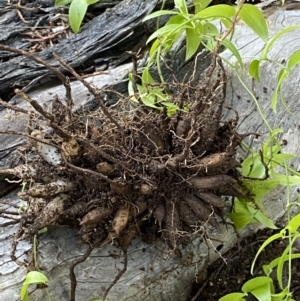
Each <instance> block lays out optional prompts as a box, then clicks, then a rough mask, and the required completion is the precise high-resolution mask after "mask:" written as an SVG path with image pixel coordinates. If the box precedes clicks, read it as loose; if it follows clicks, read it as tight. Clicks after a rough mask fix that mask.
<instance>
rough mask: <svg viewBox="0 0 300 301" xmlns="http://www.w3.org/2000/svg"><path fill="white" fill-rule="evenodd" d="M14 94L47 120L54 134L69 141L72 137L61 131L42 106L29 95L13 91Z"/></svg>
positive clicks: (53, 117) (52, 116) (20, 91)
mask: <svg viewBox="0 0 300 301" xmlns="http://www.w3.org/2000/svg"><path fill="white" fill-rule="evenodd" d="M15 92H16V94H17V95H19V96H20V97H22V98H23V99H24V100H26V101H27V102H28V103H29V104H30V105H31V106H32V107H33V108H34V109H35V110H36V111H37V112H39V113H40V114H41V115H42V116H43V117H45V118H46V119H47V120H49V121H50V122H49V126H51V127H52V128H53V129H54V130H55V131H56V133H57V134H58V135H59V136H60V137H62V138H63V139H65V140H71V138H72V136H71V135H70V134H69V133H68V132H66V131H64V130H63V129H61V128H60V127H59V126H58V125H57V124H56V123H55V116H54V115H52V114H51V113H49V112H46V111H45V110H44V109H43V108H42V106H41V105H40V104H39V103H38V102H37V101H36V100H34V99H31V98H30V97H29V95H27V94H26V93H25V92H24V91H22V90H19V89H16V90H15Z"/></svg>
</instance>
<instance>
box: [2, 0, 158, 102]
mask: <svg viewBox="0 0 300 301" xmlns="http://www.w3.org/2000/svg"><path fill="white" fill-rule="evenodd" d="M157 3H158V0H153V1H140V0H124V1H122V3H120V4H118V5H116V6H114V7H113V8H111V9H109V10H106V11H105V12H104V13H103V14H101V15H99V16H98V17H96V18H94V19H93V20H92V21H91V22H89V23H88V24H87V25H86V26H83V27H82V29H81V31H80V33H78V34H77V35H72V36H71V37H70V38H69V39H65V40H62V41H61V42H60V43H59V44H57V45H54V46H53V47H51V48H47V49H46V50H44V51H42V52H40V53H38V56H39V57H40V58H42V59H44V60H46V61H47V62H48V63H49V64H51V65H52V66H54V67H59V63H58V62H57V61H56V60H55V59H54V57H53V56H52V53H53V52H55V53H57V54H58V55H59V56H60V57H62V58H63V59H64V60H65V61H66V62H68V63H69V64H70V65H71V66H72V67H73V68H77V67H79V66H80V68H81V69H84V68H85V67H86V66H87V65H88V64H89V65H91V64H93V65H97V66H99V65H105V66H106V68H107V67H108V66H110V67H113V66H116V65H118V64H120V63H121V62H123V61H125V60H126V59H128V58H129V57H130V56H129V55H128V54H126V51H128V50H131V51H137V50H138V49H139V48H141V47H144V45H145V41H146V37H147V35H146V28H145V27H144V26H143V24H142V19H143V18H144V17H145V16H146V15H147V14H149V13H150V12H152V10H153V9H154V8H155V6H156V5H157ZM116 58H117V59H116ZM59 69H61V70H63V69H62V68H61V67H59ZM46 75H49V71H47V70H46V69H45V67H43V66H40V65H38V64H36V63H34V62H32V61H30V60H29V59H27V58H24V57H20V56H17V57H16V58H13V59H11V60H9V61H8V62H4V63H0V96H2V97H3V96H7V95H6V93H7V92H8V91H9V90H11V89H12V87H15V86H20V85H21V86H24V83H26V82H30V81H31V80H32V79H35V78H37V77H40V76H46Z"/></svg>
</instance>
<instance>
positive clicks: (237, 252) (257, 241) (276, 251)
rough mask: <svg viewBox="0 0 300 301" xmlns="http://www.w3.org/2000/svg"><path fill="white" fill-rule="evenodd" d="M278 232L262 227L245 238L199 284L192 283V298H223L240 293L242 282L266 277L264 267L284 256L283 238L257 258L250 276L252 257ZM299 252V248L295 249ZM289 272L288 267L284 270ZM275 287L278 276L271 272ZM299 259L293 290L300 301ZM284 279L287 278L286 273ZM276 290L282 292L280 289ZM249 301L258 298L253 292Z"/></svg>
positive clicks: (295, 264)
mask: <svg viewBox="0 0 300 301" xmlns="http://www.w3.org/2000/svg"><path fill="white" fill-rule="evenodd" d="M273 234H275V232H274V231H272V230H268V229H265V230H260V231H258V232H257V233H255V234H253V235H252V236H250V237H247V238H246V239H244V240H243V241H242V242H241V243H240V246H238V245H236V246H235V247H234V248H232V249H231V250H230V251H228V252H227V253H225V254H223V255H222V258H220V259H218V260H217V261H216V262H215V263H214V264H213V265H212V266H210V267H209V268H208V270H207V273H206V275H205V278H204V279H201V278H200V279H199V281H198V283H197V282H196V281H195V282H194V284H193V292H192V294H191V297H190V299H189V300H190V301H218V300H219V299H220V298H221V297H223V296H225V295H226V294H229V293H234V292H241V288H242V286H243V284H244V283H245V282H246V281H247V280H250V279H252V278H253V277H256V276H265V274H264V273H263V270H262V266H263V265H266V264H269V263H270V262H271V261H272V260H273V259H275V258H277V257H279V256H281V255H282V252H283V251H284V249H285V247H286V244H285V243H284V242H283V241H276V242H273V243H271V244H270V245H269V246H268V247H267V248H266V249H265V250H264V251H263V252H262V253H261V254H260V256H259V257H258V260H257V263H256V265H255V269H254V274H253V275H251V273H250V269H251V264H252V262H253V259H254V258H255V255H256V253H257V251H258V249H259V247H260V246H261V245H262V244H263V242H264V241H265V240H266V239H267V238H268V237H270V236H271V235H273ZM294 251H295V252H299V248H298V249H297V247H296V248H295V250H294ZM285 271H286V270H285ZM271 277H272V278H273V281H274V284H275V287H276V285H277V281H276V275H275V273H274V272H273V273H272V274H271ZM299 277H300V260H299V259H294V260H293V261H292V283H291V292H293V298H294V299H295V300H300V282H299ZM284 279H287V277H286V276H285V277H284ZM277 292H280V290H278V291H277ZM247 300H248V301H254V300H256V299H255V298H253V297H252V296H251V295H250V296H248V297H247Z"/></svg>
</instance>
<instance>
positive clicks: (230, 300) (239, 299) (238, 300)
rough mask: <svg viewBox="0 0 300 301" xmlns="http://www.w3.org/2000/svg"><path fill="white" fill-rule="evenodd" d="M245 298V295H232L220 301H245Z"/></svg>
mask: <svg viewBox="0 0 300 301" xmlns="http://www.w3.org/2000/svg"><path fill="white" fill-rule="evenodd" d="M243 297H245V294H243V293H232V294H228V295H226V296H224V297H222V298H221V299H219V301H244V300H245V299H244V298H243Z"/></svg>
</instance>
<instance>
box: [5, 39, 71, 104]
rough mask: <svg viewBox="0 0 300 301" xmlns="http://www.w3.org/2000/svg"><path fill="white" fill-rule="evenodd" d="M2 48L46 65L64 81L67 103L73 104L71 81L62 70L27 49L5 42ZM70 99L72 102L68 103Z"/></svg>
mask: <svg viewBox="0 0 300 301" xmlns="http://www.w3.org/2000/svg"><path fill="white" fill-rule="evenodd" d="M0 49H1V50H5V51H9V52H14V53H18V54H20V55H24V56H26V57H28V58H29V59H31V60H33V61H35V62H36V63H38V64H42V65H43V66H45V67H46V68H47V69H48V70H49V71H50V72H52V73H53V74H55V75H56V76H57V77H58V78H59V80H60V81H61V82H62V84H63V85H64V87H65V89H66V101H67V104H68V105H69V106H72V105H73V102H72V98H71V100H70V99H69V96H70V95H71V90H70V89H71V87H70V84H69V81H68V79H67V77H66V76H65V75H64V74H63V73H62V72H60V71H59V70H58V69H57V68H54V67H52V66H51V65H49V63H47V62H46V61H44V60H43V59H41V58H39V57H37V56H35V55H33V54H32V53H29V52H27V51H24V50H21V49H17V48H13V47H9V46H6V45H3V44H0ZM68 101H70V103H68Z"/></svg>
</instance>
